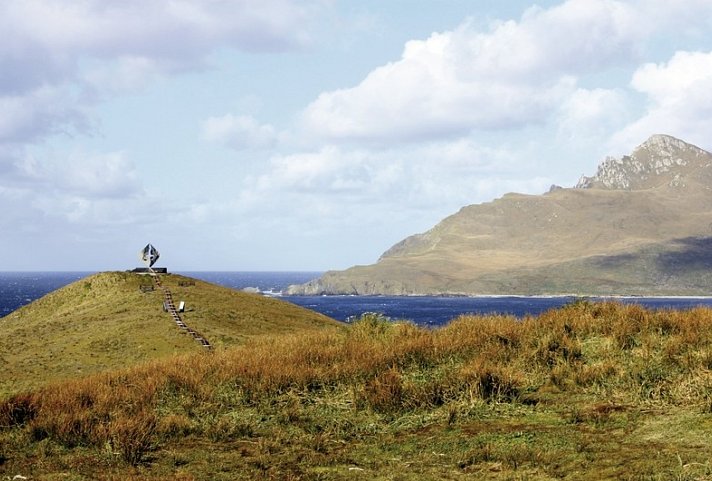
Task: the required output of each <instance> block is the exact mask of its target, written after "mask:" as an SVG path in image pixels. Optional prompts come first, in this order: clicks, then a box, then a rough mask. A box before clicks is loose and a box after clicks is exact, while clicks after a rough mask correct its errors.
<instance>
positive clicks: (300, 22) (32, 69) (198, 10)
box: [0, 0, 319, 141]
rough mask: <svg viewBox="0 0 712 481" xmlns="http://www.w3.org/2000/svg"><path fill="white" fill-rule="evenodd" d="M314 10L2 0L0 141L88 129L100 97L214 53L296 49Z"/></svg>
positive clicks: (193, 65) (312, 6) (139, 0)
mask: <svg viewBox="0 0 712 481" xmlns="http://www.w3.org/2000/svg"><path fill="white" fill-rule="evenodd" d="M318 8H319V3H318V2H299V3H297V2H292V1H289V0H265V1H260V2H253V1H250V0H238V1H228V0H214V1H210V2H195V1H191V0H157V1H150V2H146V1H143V0H128V1H122V2H105V1H103V0H87V1H82V2H75V1H71V0H23V1H14V0H11V1H8V2H1V3H0V31H2V32H3V35H4V38H6V39H8V41H5V42H2V43H0V108H2V110H3V116H2V119H1V120H0V141H3V140H12V141H17V140H20V141H34V140H36V139H39V138H42V137H43V136H47V135H50V134H54V133H57V132H58V131H63V130H67V129H69V128H74V127H75V126H76V124H78V123H83V124H86V123H87V122H88V120H87V119H88V116H87V112H86V108H87V107H90V106H91V104H92V102H94V101H96V100H97V99H100V98H101V97H102V95H106V94H114V93H116V92H120V91H125V90H132V89H137V88H142V87H143V86H145V85H146V84H147V83H148V82H150V81H151V80H152V79H155V78H156V77H158V76H160V75H163V74H171V73H175V72H181V71H185V70H192V69H198V68H204V67H206V62H207V58H208V56H209V55H210V54H211V53H212V52H214V51H216V50H217V49H220V48H235V49H240V50H245V51H278V50H284V49H291V48H301V46H302V45H304V44H305V43H307V42H308V41H309V26H310V17H311V15H312V14H313V13H314V11H315V10H317V9H318ZM82 104H83V107H84V108H83V107H82ZM83 110H84V111H83Z"/></svg>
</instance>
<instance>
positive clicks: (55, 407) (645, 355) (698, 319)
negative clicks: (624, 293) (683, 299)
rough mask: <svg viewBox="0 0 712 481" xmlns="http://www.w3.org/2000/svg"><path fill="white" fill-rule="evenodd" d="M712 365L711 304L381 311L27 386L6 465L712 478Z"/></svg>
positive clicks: (11, 406) (183, 472)
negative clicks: (446, 316) (429, 318)
mask: <svg viewBox="0 0 712 481" xmlns="http://www.w3.org/2000/svg"><path fill="white" fill-rule="evenodd" d="M711 361H712V311H711V310H709V309H703V308H699V309H693V310H691V311H686V312H678V311H649V310H646V309H643V308H641V307H639V306H624V305H620V304H616V303H601V304H594V303H589V302H580V303H575V304H572V305H569V306H566V307H564V308H562V309H560V310H555V311H550V312H547V313H545V314H543V315H541V316H539V317H537V318H528V319H525V320H523V321H518V320H516V319H514V318H511V317H502V316H489V317H471V316H463V317H460V318H458V319H456V320H454V321H453V322H451V323H450V324H449V325H447V326H445V327H443V328H441V329H437V330H426V329H422V328H418V327H416V326H414V325H411V324H408V323H396V324H392V323H389V322H387V321H385V320H383V319H381V318H380V317H378V316H375V315H368V316H364V317H363V318H362V319H361V320H360V321H359V322H357V323H355V324H354V325H353V326H351V327H350V328H349V329H348V331H347V332H345V333H344V332H340V331H320V332H302V333H298V334H294V335H290V336H275V337H272V338H261V339H254V340H253V341H251V342H249V343H248V344H246V345H244V346H238V347H235V348H232V349H227V350H223V351H218V352H214V353H198V354H191V355H183V356H180V357H176V358H173V359H170V360H162V361H153V362H151V363H149V364H144V365H140V366H135V367H133V368H131V369H127V370H123V371H116V372H111V373H104V374H99V375H94V376H91V377H88V378H84V379H79V380H74V381H69V382H64V383H60V384H54V385H50V386H46V387H44V388H43V389H40V390H38V391H34V392H30V393H27V394H18V395H15V396H12V397H10V398H8V399H6V400H5V401H4V402H2V403H1V404H0V426H2V433H0V434H1V435H0V442H1V443H0V456H2V457H4V459H5V461H4V464H0V469H5V470H14V471H18V470H22V469H27V470H29V471H28V472H31V473H33V475H34V476H36V478H37V479H53V478H51V476H52V475H53V474H52V473H55V474H56V473H58V472H60V471H62V469H64V468H63V466H69V465H71V466H74V468H73V469H76V470H77V471H78V472H80V473H83V474H81V476H83V477H78V478H77V479H114V478H112V477H111V476H120V475H126V476H133V475H136V474H137V473H138V474H140V475H141V476H142V478H141V479H164V478H168V477H171V476H178V475H180V476H185V477H186V478H185V479H205V478H208V477H210V478H211V479H238V478H244V479H346V478H348V477H349V476H350V475H353V474H354V473H355V472H358V471H357V470H354V471H349V470H348V468H349V467H355V468H357V469H361V470H365V471H367V473H368V474H369V477H370V478H371V479H450V478H453V477H458V476H460V475H462V474H472V475H476V476H477V477H481V478H483V479H485V478H488V479H520V478H521V479H527V478H528V479H553V478H567V479H671V478H675V479H710V476H712V468H711V466H710V463H711V462H712V458H711V457H710V451H709V449H708V448H709V445H710V444H709V441H712V435H711V434H710V433H712V395H711V394H710V393H711V392H712V371H711V369H712V362H711ZM666 418H669V419H671V420H674V422H675V424H674V425H673V424H668V423H665V422H660V420H661V419H666ZM683 426H684V430H685V432H687V433H688V434H687V435H686V436H679V432H680V429H683ZM49 446H51V447H52V449H51V450H50V451H51V452H50V453H49V454H48V453H47V452H46V450H47V449H48V447H49ZM43 450H45V451H43ZM651 450H653V451H654V452H655V453H657V454H655V455H652V456H649V455H647V454H646V453H650V452H651ZM114 453H117V454H114ZM430 453H436V454H437V456H435V457H433V456H432V455H431V454H430ZM438 453H439V454H438ZM119 458H120V459H119ZM86 459H91V460H93V462H91V463H87V462H84V461H82V460H85V461H86ZM117 459H118V460H117ZM394 460H399V461H398V462H396V461H394ZM403 460H407V461H403ZM678 460H679V461H678ZM403 463H405V464H403ZM37 465H42V466H45V467H44V468H38V469H34V468H33V469H34V470H31V469H30V468H29V466H37ZM404 466H405V467H404ZM641 470H642V471H641ZM14 471H13V472H14ZM6 472H8V473H9V472H10V471H6ZM18 472H19V471H18ZM107 473H108V474H107ZM641 473H642V474H641ZM646 473H647V474H646ZM43 476H44V477H45V478H43ZM636 476H637V477H636ZM33 479H35V478H33Z"/></svg>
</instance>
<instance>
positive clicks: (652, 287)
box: [288, 135, 712, 295]
mask: <svg viewBox="0 0 712 481" xmlns="http://www.w3.org/2000/svg"><path fill="white" fill-rule="evenodd" d="M711 187H712V154H710V153H709V152H706V151H704V150H702V149H700V148H699V147H696V146H694V145H692V144H688V143H686V142H684V141H681V140H679V139H676V138H674V137H671V136H667V135H654V136H652V137H650V138H649V139H648V140H647V141H646V142H644V143H643V144H641V145H640V146H638V147H637V148H636V149H635V150H634V151H633V152H632V153H631V154H630V155H628V156H623V157H622V158H620V159H615V158H613V157H608V158H606V159H605V160H604V161H603V162H602V163H601V164H600V165H599V168H598V170H597V172H596V174H595V175H593V176H591V177H585V176H584V177H582V179H581V180H580V181H579V182H578V183H577V184H576V186H574V187H572V188H557V189H552V190H551V191H549V192H547V193H545V194H541V195H527V194H515V193H512V194H506V195H504V196H503V197H501V198H499V199H495V200H493V201H491V202H485V203H481V204H473V205H468V206H465V207H463V208H462V209H460V210H459V211H458V212H457V213H455V214H453V215H450V216H448V217H446V218H445V219H443V220H442V221H441V222H439V223H438V224H437V225H435V226H434V227H433V228H432V229H430V230H428V231H426V232H424V233H420V234H416V235H413V236H409V237H407V238H405V239H404V240H402V241H400V242H398V243H396V244H395V245H394V246H392V247H391V248H389V249H388V250H386V251H385V252H384V253H383V255H381V257H380V258H379V260H378V262H376V263H375V264H372V265H369V266H355V267H352V268H350V269H347V270H345V271H331V272H327V273H326V274H324V275H323V276H322V277H321V278H320V279H316V280H314V281H311V282H310V283H307V284H303V285H301V286H292V287H290V289H289V290H288V292H289V293H290V294H366V295H369V294H394V295H488V294H500V295H504V294H522V295H532V294H542V295H551V294H583V295H586V294H591V295H616V294H622V295H701V294H708V293H709V291H708V290H707V285H709V281H710V280H712V279H710V275H709V274H708V273H707V270H706V266H707V265H708V264H710V265H712V261H711V260H710V257H709V255H708V254H707V253H706V251H704V249H699V248H698V246H699V243H700V242H702V243H703V244H704V243H705V242H706V239H708V238H712V211H711V210H710V209H709V208H708V207H707V206H709V205H712V188H711ZM623 259H627V263H626V262H622V260H623ZM671 262H672V263H671ZM675 263H678V264H679V263H684V264H685V265H686V266H687V269H686V270H682V271H681V270H679V269H676V268H674V267H675V265H677V264H675Z"/></svg>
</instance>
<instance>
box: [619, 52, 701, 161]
mask: <svg viewBox="0 0 712 481" xmlns="http://www.w3.org/2000/svg"><path fill="white" fill-rule="evenodd" d="M631 85H632V87H633V88H634V89H635V90H637V91H638V92H640V93H642V94H644V95H645V96H646V97H647V99H648V107H647V111H646V112H645V113H644V115H643V116H642V117H640V118H639V119H638V120H636V121H635V122H632V123H631V124H630V125H628V126H627V127H626V128H625V129H623V130H622V131H621V132H619V133H618V134H617V135H616V136H615V138H614V141H615V142H616V143H617V144H622V145H627V146H630V145H636V143H640V141H641V139H645V138H647V137H648V136H650V135H652V134H655V133H668V134H671V135H675V136H679V137H681V138H683V139H685V140H687V141H689V142H693V143H697V144H698V145H700V146H703V147H707V148H709V147H712V144H710V142H709V132H710V131H711V130H712V115H711V114H712V95H710V92H712V52H706V53H705V52H677V53H675V54H674V55H673V57H672V58H671V59H670V60H669V61H668V62H664V63H660V64H653V63H649V64H646V65H643V66H642V67H640V68H639V69H638V70H637V71H636V72H635V74H634V75H633V79H632V81H631Z"/></svg>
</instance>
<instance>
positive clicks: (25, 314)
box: [0, 272, 340, 395]
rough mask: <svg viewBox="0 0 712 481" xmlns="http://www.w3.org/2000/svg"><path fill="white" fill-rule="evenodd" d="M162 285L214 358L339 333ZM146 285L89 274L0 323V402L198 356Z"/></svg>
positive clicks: (175, 281)
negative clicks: (306, 333)
mask: <svg viewBox="0 0 712 481" xmlns="http://www.w3.org/2000/svg"><path fill="white" fill-rule="evenodd" d="M161 279H162V282H163V284H164V285H166V286H168V287H169V288H170V290H171V292H172V293H173V298H174V299H175V300H176V302H177V301H179V300H184V301H186V306H187V312H185V313H184V314H181V315H182V317H183V319H184V321H185V322H186V324H188V325H189V326H190V327H192V328H193V329H196V330H198V331H199V332H201V333H202V334H203V335H204V336H206V337H207V338H208V340H209V341H210V342H211V344H213V346H215V347H216V349H218V350H220V349H224V348H226V347H229V346H235V345H238V344H242V343H244V342H245V341H246V340H248V339H250V338H253V337H255V336H261V335H273V334H276V333H289V332H296V331H302V330H312V329H322V328H327V329H339V328H340V324H338V323H337V322H336V321H334V320H332V319H329V318H327V317H325V316H322V315H320V314H317V313H315V312H312V311H309V310H307V309H303V308H300V307H298V306H295V305H292V304H288V303H285V302H281V301H279V300H275V299H269V298H265V297H263V296H260V295H257V294H248V293H243V292H237V291H234V290H232V289H227V288H224V287H220V286H216V285H214V284H209V283H206V282H202V281H199V280H197V279H190V278H187V277H184V276H180V275H175V274H171V275H166V276H161ZM151 285H152V280H151V278H150V277H148V276H143V275H139V274H132V273H128V272H106V273H100V274H95V275H92V276H89V277H87V278H85V279H82V280H80V281H78V282H75V283H73V284H70V285H68V286H66V287H64V288H62V289H59V290H57V291H55V292H53V293H51V294H49V295H47V296H45V297H43V298H41V299H39V300H37V301H35V302H33V303H31V304H29V305H27V306H25V307H23V308H21V309H18V310H17V311H15V312H13V313H11V314H9V315H8V316H5V317H3V318H0V363H1V364H2V366H3V368H2V369H0V395H4V394H11V393H13V392H17V391H20V390H27V389H31V388H36V387H39V386H41V385H43V384H45V383H47V382H48V381H54V380H60V379H70V378H74V377H77V376H81V375H86V374H89V373H95V372H100V371H104V370H107V369H116V368H120V367H128V366H131V365H133V364H136V363H139V362H144V361H147V360H151V359H158V358H164V357H171V356H174V355H177V354H184V353H191V352H199V351H200V350H201V349H203V348H202V347H200V345H199V344H198V343H196V342H195V341H193V340H192V339H191V338H190V337H189V336H186V335H185V334H183V333H182V332H181V331H180V330H179V329H177V328H176V326H175V324H174V323H173V321H172V319H171V317H170V316H169V315H168V314H166V313H165V312H163V309H162V305H163V294H162V293H161V291H160V290H154V291H150V290H148V291H145V292H144V291H142V290H141V289H140V287H141V286H146V287H150V286H151Z"/></svg>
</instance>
